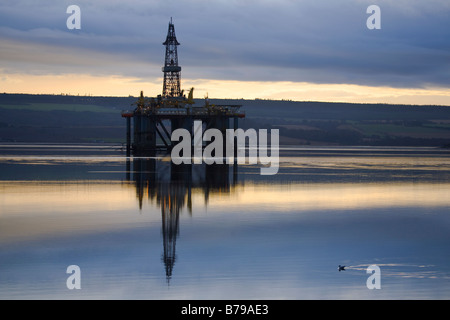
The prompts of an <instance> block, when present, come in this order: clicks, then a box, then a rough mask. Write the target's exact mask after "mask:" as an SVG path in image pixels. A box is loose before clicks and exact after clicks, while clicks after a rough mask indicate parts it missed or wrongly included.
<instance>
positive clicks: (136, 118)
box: [122, 19, 245, 156]
mask: <svg viewBox="0 0 450 320" xmlns="http://www.w3.org/2000/svg"><path fill="white" fill-rule="evenodd" d="M179 44H180V43H179V42H178V41H177V38H176V36H175V27H174V25H173V23H172V19H171V20H170V22H169V30H168V33H167V38H166V41H165V42H164V43H163V45H165V46H166V55H165V62H164V67H162V71H163V73H164V83H163V92H162V95H158V96H157V98H151V99H150V100H149V99H145V98H144V95H143V92H142V91H141V96H140V98H139V99H138V101H137V102H136V103H135V104H137V107H136V108H135V109H134V110H133V111H124V112H122V117H124V118H126V121H127V156H130V154H131V151H132V152H133V155H136V156H146V155H151V154H152V153H154V152H155V151H157V150H170V149H171V148H172V147H173V143H172V141H171V133H172V132H173V131H174V130H176V129H178V128H183V129H187V130H188V131H189V132H190V133H191V136H192V135H193V122H194V120H201V121H202V122H203V124H204V125H206V128H205V129H210V128H216V129H219V130H220V131H221V132H222V134H223V136H225V132H226V129H231V128H230V121H231V119H233V128H234V129H235V130H236V129H237V127H238V118H243V117H245V114H244V113H243V112H241V111H240V107H241V105H214V104H210V103H209V100H208V98H206V99H205V104H204V105H203V106H194V104H195V102H194V99H193V91H194V88H191V89H190V91H189V94H188V98H186V96H185V95H184V92H183V90H181V88H180V73H181V67H180V66H179V65H178V53H177V46H178V45H179ZM131 118H133V141H131ZM163 121H164V122H166V123H164V122H163ZM167 122H170V128H169V124H168V123H167ZM166 126H167V127H166ZM168 128H169V129H168ZM157 136H158V137H159V138H160V140H161V141H162V144H161V143H159V144H158V142H157Z"/></svg>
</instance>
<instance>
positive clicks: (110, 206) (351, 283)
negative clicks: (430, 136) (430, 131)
mask: <svg viewBox="0 0 450 320" xmlns="http://www.w3.org/2000/svg"><path fill="white" fill-rule="evenodd" d="M281 156H282V157H281V159H280V170H279V173H278V174H277V175H275V176H261V175H259V172H260V167H259V166H249V165H240V166H239V167H234V166H233V165H231V166H205V165H193V166H174V165H172V164H171V161H170V159H169V158H168V157H164V156H161V157H155V158H134V159H133V158H131V159H127V158H125V157H124V156H123V153H122V152H121V150H118V149H116V148H114V147H111V146H70V145H69V146H59V145H13V144H3V145H0V298H1V299H449V298H450V255H449V253H450V211H449V210H450V157H449V156H450V153H449V151H448V150H444V149H434V148H367V147H364V148H363V147H353V148H333V147H330V148H319V147H316V148H283V150H282V152H281ZM339 264H341V265H346V266H347V267H346V270H345V271H342V272H338V270H337V266H338V265H339ZM373 264H375V265H377V266H379V267H380V270H381V278H380V279H381V289H379V290H377V289H373V290H369V289H368V288H367V286H366V281H367V278H368V277H369V274H367V273H366V269H367V267H368V266H369V265H373ZM69 265H77V266H79V267H80V270H81V278H80V283H81V289H79V290H77V289H74V290H69V289H68V288H67V286H66V280H67V279H68V277H69V276H70V274H67V273H66V269H67V267H68V266H69Z"/></svg>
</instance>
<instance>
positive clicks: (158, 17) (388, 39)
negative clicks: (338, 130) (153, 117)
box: [0, 0, 450, 105]
mask: <svg viewBox="0 0 450 320" xmlns="http://www.w3.org/2000/svg"><path fill="white" fill-rule="evenodd" d="M73 4H75V5H78V6H79V7H80V9H81V29H80V30H69V29H68V28H67V25H66V21H67V19H68V18H69V17H70V14H68V13H66V10H67V7H68V6H69V5H73ZM372 4H376V5H378V6H379V7H380V9H381V29H379V30H376V29H375V30H369V29H368V28H367V26H366V21H367V19H368V18H369V17H370V16H371V14H370V13H369V14H368V13H367V12H366V10H367V8H368V6H370V5H372ZM449 16H450V2H449V1H448V0H429V1H423V0H396V1H393V0H391V1H388V0H377V1H375V0H343V1H335V0H304V1H300V0H274V1H270V0H264V1H261V0H239V1H238V0H180V1H174V0H163V1H152V0H131V1H118V0H96V1H92V0H91V1H86V0H68V1H66V0H39V1H32V0H23V1H21V0H3V1H2V2H1V3H0V92H11V93H12V92H19V93H55V94H59V93H70V94H80V95H85V94H92V95H109V96H128V95H135V96H136V95H138V94H139V92H140V91H141V90H143V91H144V93H145V95H147V96H156V95H157V94H160V93H161V91H162V76H163V73H162V72H161V66H162V65H163V64H164V46H163V45H162V42H163V41H164V40H165V37H166V34H167V28H168V22H169V20H170V18H171V17H172V19H173V22H174V24H175V31H176V35H177V38H178V41H179V42H180V43H181V45H180V46H179V48H178V54H179V63H180V65H181V66H182V72H181V79H182V83H181V84H182V88H183V89H186V90H187V89H189V88H190V87H195V97H197V98H203V96H204V95H206V94H208V95H209V96H210V97H211V98H247V99H253V98H270V99H292V100H300V101H303V100H316V101H347V102H389V103H416V104H443V105H450V20H449V18H448V17H449Z"/></svg>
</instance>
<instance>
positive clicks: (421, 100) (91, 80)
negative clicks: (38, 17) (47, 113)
mask: <svg viewBox="0 0 450 320" xmlns="http://www.w3.org/2000/svg"><path fill="white" fill-rule="evenodd" d="M0 87H1V88H2V90H1V91H2V92H6V93H23V94H68V95H80V96H89V95H92V96H130V95H131V96H138V95H139V92H140V91H141V90H142V91H144V95H145V96H153V97H154V96H157V95H158V94H160V93H161V90H162V78H157V79H151V80H149V81H142V79H138V78H131V77H121V76H93V75H88V74H62V75H29V74H4V75H3V76H2V77H0ZM182 87H183V88H184V90H185V92H187V90H189V89H190V88H191V87H194V88H195V91H194V98H200V99H202V98H204V97H205V96H206V95H208V96H209V97H210V98H212V99H214V98H217V99H227V98H228V99H241V98H242V99H249V100H252V99H257V98H259V99H272V100H283V99H284V100H293V101H322V102H348V103H392V104H419V105H448V106H450V88H424V89H418V88H417V89H415V88H390V87H369V86H360V85H352V84H314V83H306V82H289V81H279V82H270V81H237V80H236V81H235V80H208V79H195V80H194V79H182Z"/></svg>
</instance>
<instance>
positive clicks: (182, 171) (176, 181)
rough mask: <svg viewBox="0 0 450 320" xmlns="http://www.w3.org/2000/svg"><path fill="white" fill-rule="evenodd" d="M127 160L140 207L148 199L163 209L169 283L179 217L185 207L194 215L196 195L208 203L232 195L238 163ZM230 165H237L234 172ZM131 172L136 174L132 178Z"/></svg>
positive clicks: (164, 246)
mask: <svg viewBox="0 0 450 320" xmlns="http://www.w3.org/2000/svg"><path fill="white" fill-rule="evenodd" d="M132 163H133V169H132V170H131V163H130V160H129V159H128V160H127V180H129V181H130V180H131V179H132V181H133V183H134V185H135V187H136V197H137V199H138V201H139V208H141V209H142V205H143V202H144V200H148V201H150V202H151V203H155V204H156V205H157V206H158V207H160V208H161V220H162V228H161V231H162V238H163V254H162V261H163V263H164V268H165V272H166V280H167V282H168V283H169V281H170V279H171V277H172V270H173V267H174V264H175V261H176V253H175V251H176V242H177V238H178V236H179V217H180V213H181V212H182V210H183V209H184V208H187V210H188V212H189V214H190V215H192V195H193V194H202V195H203V196H204V201H205V205H206V204H207V202H208V200H209V197H210V195H212V194H216V195H224V194H230V193H231V192H232V190H233V189H234V187H235V186H236V184H237V166H236V165H228V164H210V165H207V164H196V165H193V164H179V165H175V164H173V163H172V162H171V161H164V160H163V159H157V158H155V157H150V158H144V157H136V158H133V162H132ZM230 168H233V171H232V173H231V170H230ZM131 173H132V174H133V176H132V177H131Z"/></svg>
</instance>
